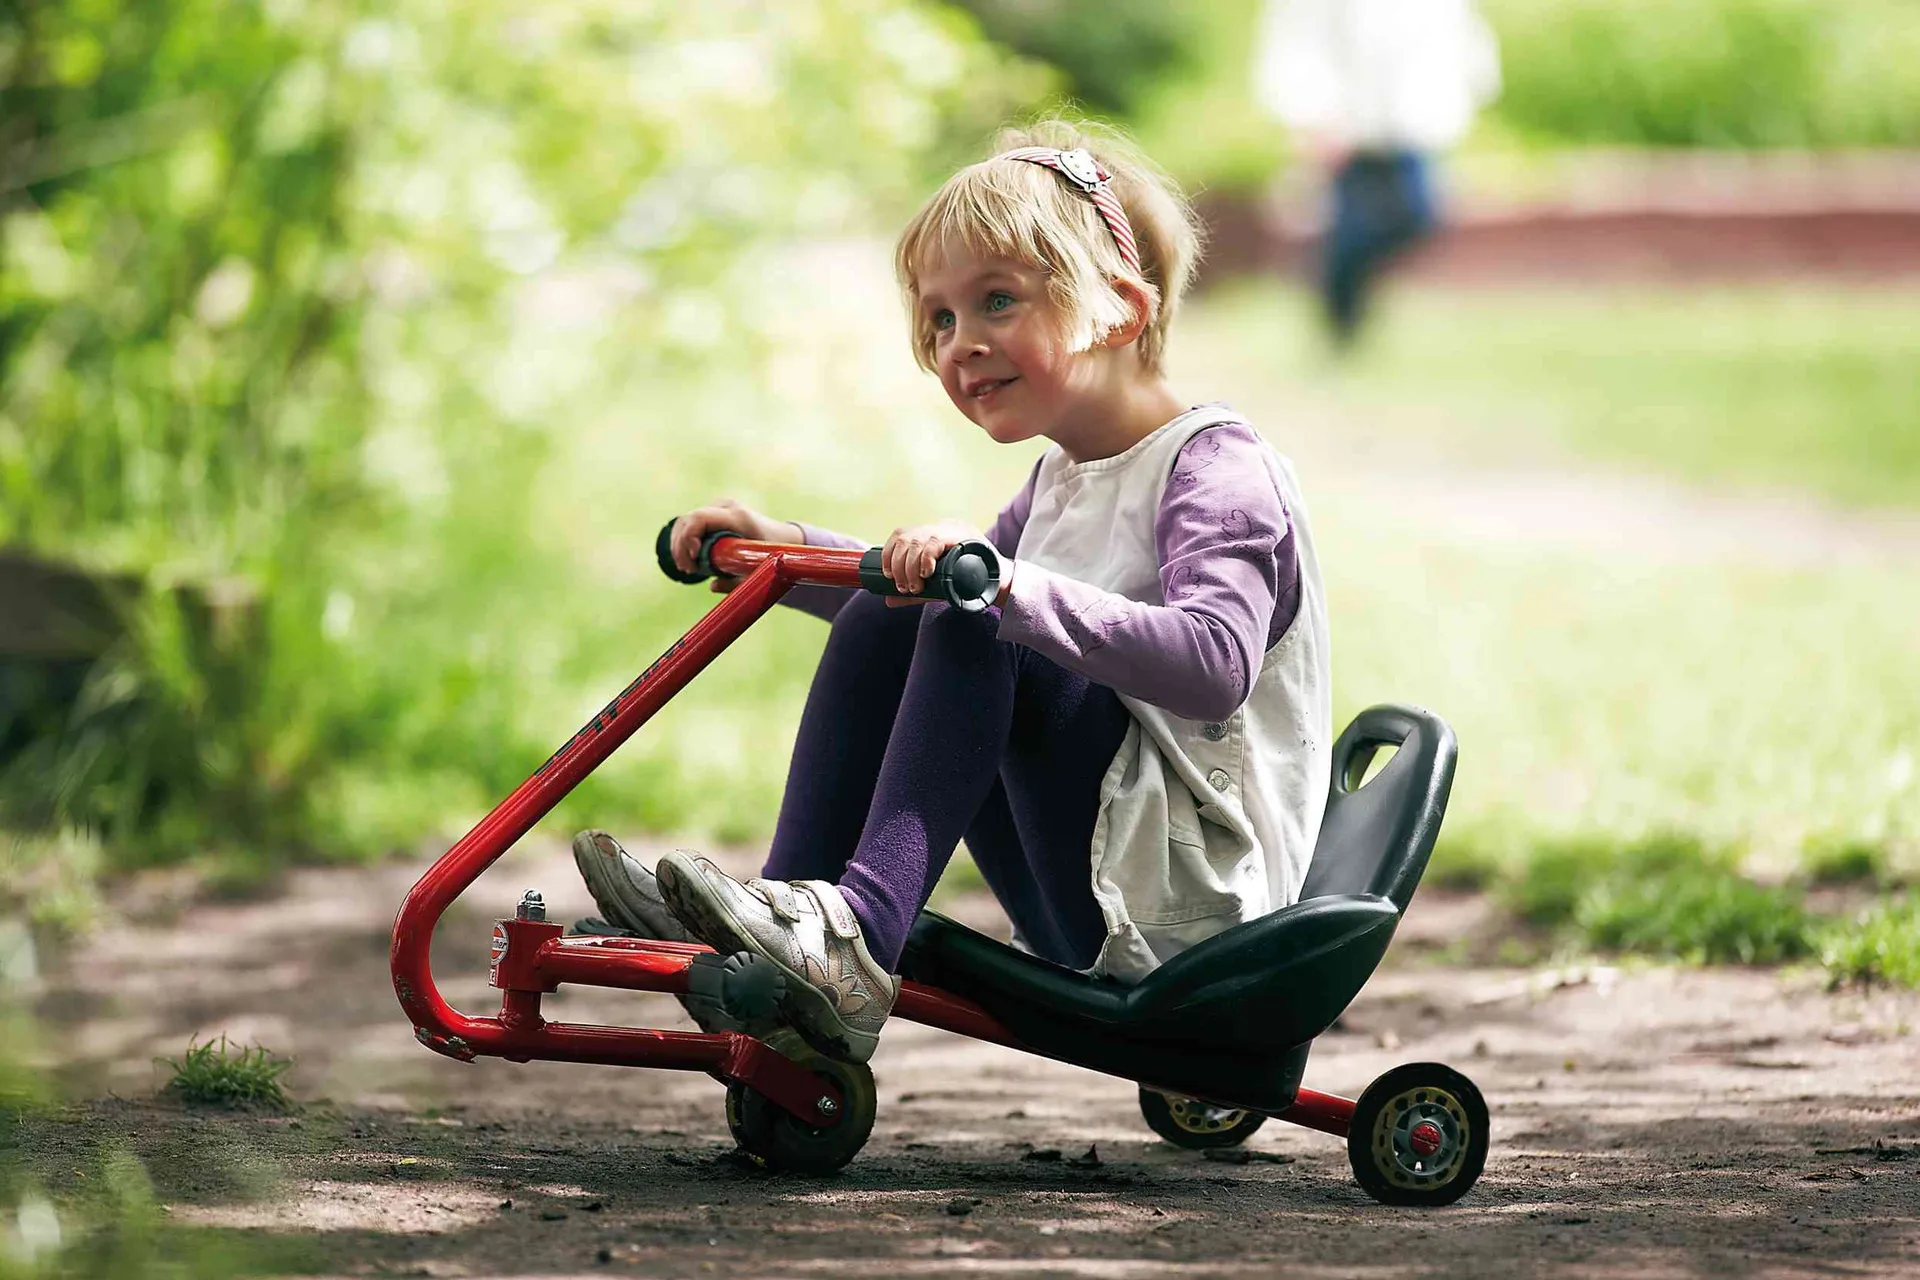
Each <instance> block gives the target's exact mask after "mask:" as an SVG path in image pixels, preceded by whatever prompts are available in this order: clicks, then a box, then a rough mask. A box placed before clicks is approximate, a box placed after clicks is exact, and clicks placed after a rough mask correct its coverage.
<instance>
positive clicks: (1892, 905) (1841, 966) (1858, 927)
mask: <svg viewBox="0 0 1920 1280" xmlns="http://www.w3.org/2000/svg"><path fill="white" fill-rule="evenodd" d="M1820 962H1821V964H1823V965H1825V966H1826V969H1827V975H1828V977H1829V979H1830V980H1831V981H1832V982H1833V983H1834V985H1836V986H1840V985H1844V984H1847V983H1862V984H1865V983H1875V982H1889V983H1894V984H1897V985H1900V986H1906V987H1920V896H1917V895H1915V894H1912V893H1908V894H1903V895H1901V896H1900V897H1898V898H1891V899H1887V900H1884V901H1881V902H1877V903H1875V904H1874V905H1872V906H1871V907H1868V908H1867V909H1866V910H1864V911H1862V912H1861V913H1860V914H1859V915H1857V916H1855V917H1854V918H1853V919H1851V920H1836V921H1832V922H1830V923H1828V924H1827V925H1826V926H1825V927H1824V928H1823V929H1822V930H1821V936H1820Z"/></svg>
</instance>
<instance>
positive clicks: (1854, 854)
mask: <svg viewBox="0 0 1920 1280" xmlns="http://www.w3.org/2000/svg"><path fill="white" fill-rule="evenodd" d="M1800 869H1801V871H1802V872H1803V873H1804V874H1805V875H1806V877H1807V879H1808V880H1809V881H1811V882H1812V883H1814V884H1818V885H1846V884H1875V883H1878V882H1879V881H1882V880H1884V879H1886V878H1887V875H1888V868H1887V851H1886V847H1885V845H1884V844H1883V843H1881V842H1880V841H1877V840H1866V839H1861V838H1858V837H1854V838H1847V837H1840V838H1837V839H1832V838H1824V837H1815V838H1812V839H1809V840H1808V841H1807V842H1806V844H1805V845H1804V846H1803V847H1802V849H1801V852H1800Z"/></svg>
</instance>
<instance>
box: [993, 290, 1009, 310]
mask: <svg viewBox="0 0 1920 1280" xmlns="http://www.w3.org/2000/svg"><path fill="white" fill-rule="evenodd" d="M1013 301H1014V299H1013V295H1012V294H1010V293H1004V292H1001V291H999V290H995V291H994V292H992V293H990V294H988V295H987V311H988V312H989V313H992V312H995V311H1005V310H1006V309H1007V308H1008V307H1010V306H1012V305H1013Z"/></svg>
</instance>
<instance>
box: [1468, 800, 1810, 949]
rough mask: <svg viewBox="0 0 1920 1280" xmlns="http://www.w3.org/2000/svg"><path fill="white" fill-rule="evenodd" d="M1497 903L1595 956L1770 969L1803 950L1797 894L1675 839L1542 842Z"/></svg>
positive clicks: (1714, 851) (1804, 927)
mask: <svg viewBox="0 0 1920 1280" xmlns="http://www.w3.org/2000/svg"><path fill="white" fill-rule="evenodd" d="M1501 896H1502V897H1503V898H1504V900H1505V901H1506V903H1507V905H1508V906H1509V907H1510V908H1511V909H1512V910H1513V911H1514V913H1515V914H1516V915H1517V916H1519V917H1520V919H1522V920H1524V921H1526V922H1527V923H1528V924H1531V925H1534V926H1536V927H1540V928H1546V929H1551V930H1554V931H1555V932H1557V933H1559V934H1560V935H1562V936H1563V937H1566V938H1568V939H1570V940H1573V941H1575V942H1577V943H1579V944H1581V945H1583V946H1587V947H1591V948H1594V949H1596V950H1601V951H1620V952H1632V953H1635V954H1640V955H1653V956H1665V957H1670V958H1674V959H1680V960H1685V961H1688V962H1691V963H1696V964H1714V963H1721V964H1726V963H1731V964H1774V963H1779V962H1782V961H1786V960H1795V959H1799V958H1801V957H1803V956H1805V955H1807V954H1809V953H1810V952H1811V951H1812V949H1813V932H1814V926H1815V920H1814V917H1812V916H1810V915H1809V914H1808V912H1807V910H1806V908H1805V907H1804V906H1803V904H1802V901H1801V894H1800V891H1799V889H1798V888H1796V887H1794V886H1790V885H1780V886H1773V885H1762V884H1757V883H1755V882H1754V881H1752V880H1750V879H1747V878H1746V877H1745V876H1743V875H1742V874H1741V872H1740V869H1739V864H1738V857H1737V855H1736V854H1735V853H1734V852H1733V851H1732V850H1729V849H1723V848H1711V847H1707V846H1704V845H1702V844H1701V843H1700V841H1699V840H1698V838H1697V837H1695V836H1693V835H1690V834H1688V833H1685V832H1659V833H1655V834H1652V835H1649V836H1646V837H1644V838H1642V839H1639V840H1636V841H1631V842H1627V843H1622V842H1619V841H1617V840H1612V839H1609V838H1607V837H1605V836H1601V835H1592V834H1582V835H1577V836H1572V837H1568V838H1565V839H1563V840H1560V841H1553V842H1548V843H1546V844H1544V845H1542V846H1541V847H1540V848H1539V849H1538V850H1537V851H1535V853H1534V854H1533V855H1532V857H1531V858H1530V859H1528V860H1527V861H1526V862H1525V863H1524V864H1523V865H1522V867H1521V868H1520V869H1519V871H1518V873H1517V874H1516V875H1515V876H1513V877H1512V878H1511V879H1509V880H1507V881H1506V882H1504V883H1503V886H1502V890H1501Z"/></svg>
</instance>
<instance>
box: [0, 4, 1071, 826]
mask: <svg viewBox="0 0 1920 1280" xmlns="http://www.w3.org/2000/svg"><path fill="white" fill-rule="evenodd" d="M1037 83H1038V81H1037V80H1035V79H1034V78H1033V76H1032V75H1031V74H1029V73H1028V72H1027V71H1024V70H1022V69H1020V68H1017V67H1012V66H1010V65H1009V64H1008V63H1007V61H1006V60H1005V59H1003V58H1000V57H997V56H995V55H993V54H991V53H990V52H989V51H987V50H986V49H985V47H984V46H983V45H982V44H981V43H980V42H979V41H978V39H977V38H976V37H975V35H974V34H973V31H972V28H971V26H970V24H969V23H968V22H967V21H966V20H965V19H964V18H963V17H961V16H959V15H956V14H953V13H951V12H949V11H945V10H928V9H926V8H924V7H922V6H920V5H918V4H915V3H913V2H912V0H816V2H814V3H802V4H795V5H783V6H780V7H779V8H778V9H777V10H774V11H770V12H769V13H767V14H761V15H759V17H758V18H757V19H756V20H755V21H754V22H752V23H751V24H749V23H746V22H743V21H742V19H741V15H739V14H737V13H734V12H732V11H730V10H725V9H721V10H713V9H709V8H703V7H699V6H664V7H636V6H631V5H625V4H618V3H612V2H611V0H589V2H588V3H583V4H578V5H569V6H564V7H545V8H541V7H536V8H534V9H528V8H527V7H526V6H521V5H509V4H503V3H497V2H495V0H462V2H460V3H454V4H437V3H436V4H429V3H424V0H407V2H403V3H401V4H399V5H383V6H378V7H365V6H357V5H349V6H346V7H344V8H343V7H341V6H334V5H310V4H306V3H301V2H299V0H295V2H294V3H289V4H275V5H239V6H234V5H229V4H225V3H218V2H216V0H187V2H186V3H181V4H174V5H169V6H163V7H157V8H156V7H154V6H145V5H137V4H126V3H120V2H118V0H103V3H99V4H89V5H78V6H75V5H55V4H50V3H35V4H28V5H25V6H15V7H14V8H12V9H10V10H9V11H8V12H7V14H6V15H5V16H4V17H0V120H4V121H5V125H4V128H3V129H0V140H3V141H4V142H5V146H4V148H0V166H4V172H0V202H4V203H0V387H4V391H3V392H0V544H4V543H8V542H14V543H23V544H25V545H27V546H30V547H33V548H35V549H37V550H39V551H41V552H44V553H49V554H53V555H56V556H59V557H62V558H66V559H71V560H74V561H78V562H80V563H82V564H84V565H87V566H90V567H92V568H95V569H101V570H112V571H128V572H132V573H134V574H137V575H140V576H142V577H144V578H145V579H146V580H147V581H148V582H149V583H150V584H151V585H152V587H153V590H152V591H151V592H150V594H149V597H148V599H147V600H146V601H145V602H144V603H143V604H142V605H140V607H139V608H138V610H137V611H136V615H135V617H134V618H133V619H132V620H131V625H130V631H129V636H128V639H127V641H126V643H125V644H124V645H123V646H122V647H121V649H120V650H119V651H117V652H116V653H114V654H113V655H111V657H110V659H109V660H108V661H106V662H104V663H102V664H101V665H100V666H99V667H98V668H97V669H96V670H95V671H94V673H93V675H92V677H91V678H90V680H89V683H88V687H87V689H86V692H85V693H84V695H83V696H82V698H81V701H80V703H79V704H78V706H77V707H76V708H75V709H74V713H73V715H72V716H71V718H70V719H69V721H68V723H66V724H65V725H63V726H62V728H61V730H60V731H59V732H58V733H57V734H54V735H50V736H49V737H47V738H46V739H44V740H42V741H41V742H39V743H37V744H36V745H35V747H34V748H33V749H31V750H30V751H29V752H28V753H27V754H26V757H25V758H24V759H23V760H22V761H20V762H18V764H17V767H16V768H14V769H13V770H11V772H12V774H13V776H12V777H11V778H10V779H8V780H7V781H6V782H5V783H4V784H0V817H5V818H6V819H8V820H11V821H13V822H15V823H17V824H27V825H32V826H35V827H39V828H45V829H59V828H62V827H76V828H83V829H87V830H90V831H93V832H95V833H98V834H100V835H102V836H104V837H105V838H106V839H107V841H108V847H109V849H110V850H111V854H112V856H113V857H114V858H116V859H121V860H125V859H139V858H155V857H178V856H181V855H182V854H184V853H186V852H188V851H189V850H207V849H209V848H211V849H213V850H215V851H216V854H217V856H219V857H221V858H223V859H226V860H228V861H235V860H237V861H240V862H245V861H247V860H249V859H252V860H254V861H255V862H272V861H275V860H278V859H280V858H282V857H284V856H285V854H286V853H287V852H288V851H289V850H297V849H299V848H301V847H305V848H309V849H318V850H325V851H335V852H352V851H358V850H366V849H378V848H383V847H390V846H391V845H392V844H393V843H395V842H396V841H399V840H402V839H411V838H415V837H417V835H418V833H419V831H420V829H421V826H422V824H423V823H424V822H431V821H433V820H434V819H435V818H436V817H438V816H440V815H444V814H447V813H458V812H460V811H462V810H465V809H467V808H468V807H469V806H471V805H472V804H475V803H479V802H480V799H481V798H482V797H485V796H488V795H497V794H499V793H501V792H502V791H504V790H505V789H507V788H508V787H510V786H511V785H512V784H513V783H514V782H517V781H518V780H519V777H520V776H523V773H524V769H525V766H526V761H527V760H528V759H532V760H534V761H537V760H538V759H540V758H543V757H544V755H545V754H546V752H547V751H548V750H550V749H551V745H552V739H553V737H555V736H564V735H555V734H554V732H553V731H554V728H555V721H556V720H557V718H558V717H559V716H563V715H564V716H565V717H567V718H569V719H571V718H573V715H574V712H573V711H572V709H571V708H570V707H569V706H568V705H567V704H566V703H564V702H562V703H561V704H560V705H559V706H558V707H554V706H552V705H549V703H550V702H551V701H553V698H552V695H553V692H554V690H555V688H556V686H560V685H567V684H569V680H570V678H571V677H576V676H577V675H578V674H579V670H578V669H579V668H580V667H582V666H583V665H592V666H594V667H595V668H596V669H598V665H599V664H598V661H597V659H595V658H587V659H583V654H586V653H592V652H594V646H595V645H596V644H604V643H606V642H607V641H608V638H609V634H610V630H611V628H610V625H609V626H594V625H586V626H582V625H579V624H578V622H577V621H576V620H575V617H574V615H577V614H579V613H581V612H582V607H581V603H580V602H582V601H583V600H585V599H586V598H587V597H588V594H589V592H590V591H591V589H592V585H593V584H592V581H591V579H590V577H589V576H588V575H587V574H585V573H582V572H580V571H579V570H578V569H576V568H574V567H573V566H571V565H570V564H568V563H567V562H566V561H565V560H564V559H563V558H562V557H563V555H564V554H565V553H564V552H562V551H561V550H559V549H557V548H556V547H555V546H554V545H553V542H552V540H551V538H549V537H547V536H546V534H547V530H546V529H544V528H542V527H541V525H540V524H539V523H538V522H539V521H540V520H542V519H544V518H545V513H544V512H541V511H539V510H537V509H536V506H535V498H536V495H538V494H539V492H540V490H539V484H538V481H539V478H540V476H541V474H542V472H543V470H545V469H546V468H547V467H548V465H549V463H550V462H551V461H552V459H553V457H554V456H555V453H556V451H557V450H558V449H559V448H560V444H559V442H561V441H563V440H564V439H565V438H566V436H567V433H568V432H570V431H572V430H573V429H574V428H575V426H576V424H578V423H580V422H582V421H590V420H593V419H596V418H604V417H606V416H609V415H610V414H611V413H612V412H614V411H615V410H614V409H613V408H612V406H614V405H620V406H621V409H620V410H619V411H620V412H622V413H625V414H628V415H629V418H628V421H627V422H626V424H625V426H626V431H627V436H628V439H627V443H626V447H627V448H628V449H629V450H646V449H649V448H652V447H653V446H654V444H655V443H657V442H660V441H663V440H664V441H672V440H675V439H677V438H678V437H679V436H681V435H683V434H684V431H683V427H684V424H685V423H687V422H688V421H690V420H695V419H696V418H698V419H700V420H704V419H705V418H707V417H708V416H709V413H710V412H711V410H712V409H713V407H714V405H713V404H711V403H709V404H707V405H704V406H703V405H702V403H701V401H702V397H703V396H707V395H710V394H711V393H712V392H713V391H714V390H715V389H716V388H719V387H723V386H729V385H735V384H738V383H739V382H741V381H742V376H741V375H742V374H743V372H744V373H745V374H746V375H747V376H746V378H745V379H744V380H745V381H746V382H748V383H749V384H751V383H752V382H754V381H755V380H756V379H755V376H754V371H755V370H756V369H758V367H759V365H760V362H761V361H763V360H764V359H765V358H766V350H767V343H766V341H765V337H764V333H763V327H764V326H763V318H762V316H761V314H760V311H761V308H762V305H763V303H762V296H761V292H760V291H759V290H758V289H756V287H755V286H756V285H757V283H758V281H757V272H758V270H759V268H760V267H762V266H763V265H764V264H763V262H762V259H763V257H764V255H765V253H766V252H767V250H768V248H769V246H772V245H775V244H778V243H782V242H785V241H786V240H788V239H790V238H791V237H794V236H834V235H844V234H847V233H848V232H849V231H854V230H861V229H864V228H865V227H866V226H868V225H869V224H870V221H871V218H872V215H873V211H874V210H876V209H879V208H894V207H897V206H898V205H899V204H900V203H901V202H903V201H904V200H905V199H906V198H907V196H908V194H909V193H911V192H914V191H917V190H918V189H919V188H920V187H921V186H922V185H923V183H924V178H925V175H926V173H927V172H928V170H929V168H930V167H931V166H933V165H935V164H937V163H940V162H941V161H940V159H939V158H941V157H945V156H948V155H951V154H952V153H953V152H954V150H955V148H956V145H957V143H958V141H959V140H960V139H964V140H965V149H966V150H967V151H969V152H970V151H971V150H972V149H973V148H974V147H975V146H977V140H978V138H979V136H981V135H982V134H984V133H985V132H986V129H987V126H988V124H989V123H990V122H992V121H995V120H997V119H998V118H999V117H1000V116H1001V115H1002V114H1004V113H1005V111H1006V110H1007V109H1008V108H1009V107H1010V106H1011V105H1012V103H1014V102H1015V101H1024V100H1026V99H1027V98H1028V97H1030V96H1031V94H1030V92H1029V86H1030V85H1032V84H1037ZM776 108H777V109H776ZM636 409H637V410H638V412H635V410H636ZM717 456H718V455H717V454H716V457H717ZM680 460H681V461H684V462H686V463H688V464H689V467H688V472H689V475H695V474H698V475H702V476H705V475H710V474H712V472H713V470H714V468H713V467H712V466H711V465H710V463H708V464H704V465H703V464H702V462H701V460H699V459H697V458H696V457H692V456H682V457H681V458H680ZM652 478H653V480H654V481H655V482H656V483H657V484H658V485H659V487H660V489H661V490H665V489H669V488H674V487H675V486H676V485H677V482H678V481H679V480H680V479H681V478H682V477H681V476H680V475H678V474H677V473H675V472H673V471H672V469H668V470H667V471H666V473H665V474H662V472H661V471H660V470H659V469H656V471H655V473H654V475H653V477H652ZM628 496H629V498H634V499H638V498H642V497H644V498H646V499H647V500H649V501H657V500H658V499H660V498H661V497H662V492H660V491H656V492H652V493H649V494H645V495H640V494H634V495H628ZM700 496H702V497H704V496H710V495H709V494H702V495H700ZM685 497H686V495H684V494H681V493H675V494H674V499H675V500H676V501H678V500H684V498H685ZM653 509H654V510H663V508H659V507H655V508H653ZM176 584H184V585H185V586H186V587H187V588H188V590H187V591H185V592H184V593H180V594H176V593H174V592H173V591H172V588H173V587H174V586H175V585H176ZM508 601H511V602H512V605H511V606H509V605H508V604H507V602H508ZM628 619H629V620H630V615H628ZM656 629H657V628H656ZM529 655H535V656H532V657H530V656H529ZM623 682H624V681H623ZM616 687H617V686H616ZM568 692H569V695H570V696H571V695H572V690H571V688H569V690H568ZM601 697H602V698H604V694H601ZM449 780H450V781H449Z"/></svg>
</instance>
